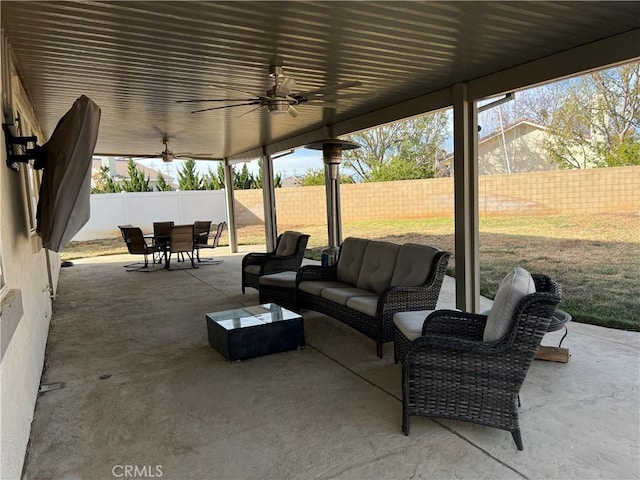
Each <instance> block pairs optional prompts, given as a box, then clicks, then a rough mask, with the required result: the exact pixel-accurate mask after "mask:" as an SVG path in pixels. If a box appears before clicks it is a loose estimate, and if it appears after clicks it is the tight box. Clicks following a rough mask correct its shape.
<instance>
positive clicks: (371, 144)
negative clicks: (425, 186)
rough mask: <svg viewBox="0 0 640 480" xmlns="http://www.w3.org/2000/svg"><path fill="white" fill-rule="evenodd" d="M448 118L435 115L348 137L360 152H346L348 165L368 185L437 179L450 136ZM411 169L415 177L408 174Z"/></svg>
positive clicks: (345, 162) (346, 164)
mask: <svg viewBox="0 0 640 480" xmlns="http://www.w3.org/2000/svg"><path fill="white" fill-rule="evenodd" d="M447 115H448V114H447V113H445V112H436V113H431V114H428V115H423V116H420V117H416V118H413V119H411V120H406V121H403V122H395V123H392V124H389V125H383V126H381V127H376V128H372V129H370V130H366V131H363V132H359V133H356V134H353V135H348V136H347V138H348V139H349V140H351V141H353V142H356V143H358V144H360V148H358V149H355V150H345V151H343V152H342V156H343V158H344V165H345V167H348V168H350V169H352V170H354V171H355V172H356V174H357V175H358V176H359V177H360V178H362V180H363V181H365V182H374V181H381V180H404V179H406V177H407V176H410V178H430V177H433V176H434V172H435V162H436V158H438V157H439V156H442V155H443V152H444V148H443V146H444V143H445V141H446V139H447V135H448V133H447V123H448V119H447ZM411 169H414V170H415V173H414V174H413V175H409V174H408V173H407V170H411ZM396 175H400V177H396Z"/></svg>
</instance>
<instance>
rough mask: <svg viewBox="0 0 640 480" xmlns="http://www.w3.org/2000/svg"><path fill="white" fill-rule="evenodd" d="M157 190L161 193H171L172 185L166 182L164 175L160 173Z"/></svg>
mask: <svg viewBox="0 0 640 480" xmlns="http://www.w3.org/2000/svg"><path fill="white" fill-rule="evenodd" d="M156 189H157V190H158V191H160V192H170V191H171V185H169V183H168V182H167V181H166V180H165V178H164V175H162V173H160V172H158V178H157V180H156Z"/></svg>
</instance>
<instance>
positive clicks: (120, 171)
mask: <svg viewBox="0 0 640 480" xmlns="http://www.w3.org/2000/svg"><path fill="white" fill-rule="evenodd" d="M128 163H129V159H128V158H107V157H103V158H93V159H92V161H91V177H92V185H93V176H94V175H95V174H97V173H98V172H99V171H100V167H102V166H107V167H109V174H110V175H111V178H113V179H114V180H116V181H122V180H129V165H128ZM134 163H135V164H136V168H137V169H138V170H139V171H141V172H142V173H143V174H144V176H145V178H147V177H148V178H149V184H150V185H151V186H154V185H156V184H157V183H158V174H159V173H162V176H163V177H164V179H165V181H166V182H167V183H169V185H171V188H172V189H173V190H175V189H176V188H178V186H177V185H176V184H175V183H174V181H173V179H172V178H171V177H170V176H168V175H167V174H165V173H163V172H161V171H159V170H155V169H153V168H149V167H147V166H145V165H142V164H140V163H138V162H136V161H135V160H134Z"/></svg>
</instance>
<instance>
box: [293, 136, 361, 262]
mask: <svg viewBox="0 0 640 480" xmlns="http://www.w3.org/2000/svg"><path fill="white" fill-rule="evenodd" d="M305 148H309V149H311V150H322V160H323V162H324V183H325V187H326V189H327V229H328V235H329V246H328V247H327V248H325V249H324V250H322V265H325V266H329V265H333V264H334V263H335V262H336V260H337V259H338V252H339V250H340V248H339V247H340V243H341V242H342V220H341V217H340V163H342V150H353V149H356V148H360V145H358V144H357V143H354V142H349V141H346V140H340V139H338V138H329V139H326V140H322V141H320V142H315V143H311V144H309V145H307V146H306V147H305Z"/></svg>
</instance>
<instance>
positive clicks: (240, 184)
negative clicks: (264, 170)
mask: <svg viewBox="0 0 640 480" xmlns="http://www.w3.org/2000/svg"><path fill="white" fill-rule="evenodd" d="M233 188H235V189H236V190H249V189H251V188H255V179H254V178H253V175H252V174H251V172H249V169H248V168H247V164H246V163H245V164H244V165H242V169H241V170H240V172H239V173H237V174H236V173H235V172H234V175H233Z"/></svg>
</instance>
